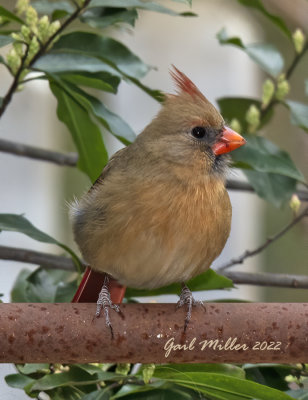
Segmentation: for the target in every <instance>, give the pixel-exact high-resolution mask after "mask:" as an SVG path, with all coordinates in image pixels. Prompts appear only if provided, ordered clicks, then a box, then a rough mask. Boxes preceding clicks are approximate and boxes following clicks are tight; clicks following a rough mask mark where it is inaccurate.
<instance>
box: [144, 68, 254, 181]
mask: <svg viewBox="0 0 308 400" xmlns="http://www.w3.org/2000/svg"><path fill="white" fill-rule="evenodd" d="M171 76H172V78H173V80H174V81H175V84H176V86H177V93H176V94H167V95H166V97H165V101H164V104H163V107H162V108H161V110H160V112H159V113H158V115H157V116H156V118H155V119H154V120H153V121H152V122H151V124H150V125H148V126H147V128H146V129H145V130H144V132H143V133H142V134H141V135H140V139H139V140H141V141H142V142H144V144H145V145H146V147H147V150H148V151H149V152H151V153H152V154H154V155H155V156H157V157H158V158H161V159H164V160H166V161H170V162H172V163H174V164H177V165H182V166H188V167H195V168H196V167H197V168H198V167H200V166H202V167H203V168H204V169H205V171H206V172H207V173H214V174H218V175H219V174H222V175H224V171H225V169H226V168H225V167H226V164H227V159H228V158H227V157H226V153H229V152H230V151H232V150H235V149H237V148H238V147H240V146H242V145H244V144H245V142H246V141H245V139H244V138H243V137H242V136H240V135H239V134H238V133H236V132H234V131H233V130H232V129H230V128H228V127H227V126H226V125H225V122H224V120H223V118H222V116H221V115H220V113H219V112H218V111H217V110H216V108H215V107H214V106H213V105H212V104H211V103H210V102H209V101H208V100H207V98H206V97H205V96H204V95H203V94H202V93H201V92H200V91H199V89H198V88H197V87H196V85H195V84H194V83H193V82H192V81H191V80H190V79H189V78H188V77H187V76H186V75H185V74H183V73H182V72H181V71H179V70H178V69H177V68H175V67H174V66H173V70H172V71H171Z"/></svg>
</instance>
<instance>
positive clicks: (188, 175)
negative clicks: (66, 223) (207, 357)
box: [72, 67, 245, 330]
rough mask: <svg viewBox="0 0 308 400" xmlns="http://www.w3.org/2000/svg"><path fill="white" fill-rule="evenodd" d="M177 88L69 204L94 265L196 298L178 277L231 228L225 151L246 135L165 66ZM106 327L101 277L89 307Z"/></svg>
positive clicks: (203, 262) (202, 262)
mask: <svg viewBox="0 0 308 400" xmlns="http://www.w3.org/2000/svg"><path fill="white" fill-rule="evenodd" d="M171 76H172V78H173V79H174V81H175V83H176V85H177V89H178V93H177V94H176V95H166V98H165V101H164V104H163V107H162V109H161V110H160V112H159V114H158V115H157V116H156V118H154V120H153V121H152V122H151V123H150V124H149V125H148V126H147V127H146V128H145V129H144V131H143V132H142V133H141V134H140V135H139V136H138V137H137V139H136V140H135V142H134V143H132V144H131V145H129V146H128V147H126V148H124V149H122V150H120V151H118V152H117V153H116V154H115V155H114V156H113V157H112V158H111V160H110V161H109V163H108V164H107V165H106V167H105V168H104V170H103V172H102V174H101V176H100V177H99V178H98V179H97V181H96V182H95V183H94V185H93V186H92V188H91V189H90V191H89V192H88V193H86V194H85V195H84V196H83V197H82V198H81V200H79V201H78V202H76V203H75V204H74V205H73V207H72V214H73V229H74V235H75V240H76V242H77V244H78V246H79V248H80V250H81V253H82V255H83V257H84V259H85V260H86V261H87V262H88V263H89V264H90V265H91V268H93V269H94V270H96V271H101V272H105V273H108V274H110V275H111V276H112V277H114V278H115V279H117V280H118V281H119V283H120V284H123V285H126V286H129V287H132V288H143V289H145V288H148V289H153V288H157V287H161V286H165V285H169V284H170V283H173V282H181V283H182V285H183V290H182V293H181V296H180V301H179V303H178V305H179V306H182V305H184V304H187V305H188V313H187V316H186V320H185V327H186V326H187V323H188V321H189V319H190V315H191V308H192V305H194V304H195V301H194V299H193V297H192V294H191V292H190V290H189V289H188V288H187V286H186V285H185V282H186V281H188V280H189V279H191V278H192V277H194V276H196V275H198V274H200V273H202V272H204V271H205V270H207V269H208V268H209V267H210V265H211V263H212V262H213V260H214V259H215V258H216V257H217V256H218V255H219V254H220V253H221V251H222V249H223V247H224V245H225V243H226V240H227V238H228V236H229V233H230V225H231V205H230V200H229V196H228V193H227V191H226V189H225V185H224V183H225V174H226V171H227V160H228V158H227V156H226V155H225V153H228V152H230V151H232V150H234V149H236V148H238V147H240V146H242V145H243V144H245V140H244V139H243V138H242V137H241V136H240V135H239V134H237V133H236V132H234V131H232V130H231V129H230V128H228V127H226V126H225V123H224V120H223V118H222V116H221V115H220V114H219V112H218V111H217V110H216V108H215V107H214V106H213V105H212V104H211V103H210V102H209V101H208V100H207V99H206V98H205V97H204V96H203V94H202V93H201V92H200V91H199V89H198V88H197V87H196V86H195V85H194V84H193V83H192V82H191V81H190V79H188V77H187V76H186V75H184V74H183V73H182V72H180V71H179V70H178V69H177V68H175V67H174V70H173V71H172V72H171ZM101 308H103V309H104V312H105V316H106V324H107V325H108V326H109V327H110V328H111V330H112V327H111V323H110V319H109V308H113V309H115V310H116V311H119V308H118V306H116V305H114V304H113V303H112V301H111V299H110V294H109V291H108V278H107V275H106V278H105V284H104V286H103V288H102V290H101V293H100V296H99V300H98V303H97V313H96V315H99V314H100V311H101Z"/></svg>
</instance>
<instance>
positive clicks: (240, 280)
mask: <svg viewBox="0 0 308 400" xmlns="http://www.w3.org/2000/svg"><path fill="white" fill-rule="evenodd" d="M0 259H2V260H10V261H18V262H23V263H28V264H37V265H40V266H41V267H42V268H46V269H64V270H67V271H76V267H75V265H74V263H73V261H72V259H71V258H68V257H64V256H57V255H53V254H47V253H43V252H39V251H34V250H27V249H20V248H16V247H8V246H0ZM85 266H86V265H85V264H84V267H85ZM222 275H224V276H226V277H227V278H229V279H232V281H233V282H234V283H235V284H242V285H257V286H279V287H289V288H299V289H308V276H305V275H288V274H271V273H262V274H261V273H250V272H239V271H223V272H222Z"/></svg>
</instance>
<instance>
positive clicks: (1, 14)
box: [0, 6, 24, 24]
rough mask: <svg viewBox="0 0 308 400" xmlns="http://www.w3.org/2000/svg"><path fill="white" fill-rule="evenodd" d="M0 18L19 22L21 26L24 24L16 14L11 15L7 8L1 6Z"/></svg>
mask: <svg viewBox="0 0 308 400" xmlns="http://www.w3.org/2000/svg"><path fill="white" fill-rule="evenodd" d="M0 17H3V18H4V19H6V20H8V21H12V22H18V23H19V24H23V23H24V22H23V20H22V19H20V18H19V17H17V16H16V15H15V14H13V13H11V12H10V11H9V10H7V9H6V8H4V7H2V6H0Z"/></svg>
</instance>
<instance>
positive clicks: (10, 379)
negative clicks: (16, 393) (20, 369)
mask: <svg viewBox="0 0 308 400" xmlns="http://www.w3.org/2000/svg"><path fill="white" fill-rule="evenodd" d="M4 379H5V382H6V383H7V384H8V385H9V386H10V387H13V388H16V389H24V388H25V387H26V386H28V385H29V384H33V383H34V382H35V379H32V378H29V377H28V376H25V375H22V374H11V375H7V376H6V377H5V378H4Z"/></svg>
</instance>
